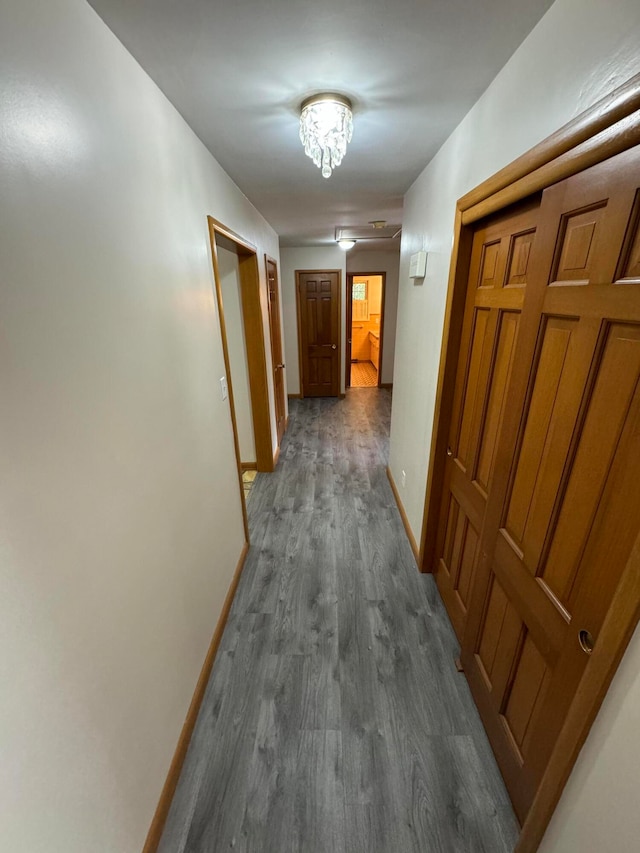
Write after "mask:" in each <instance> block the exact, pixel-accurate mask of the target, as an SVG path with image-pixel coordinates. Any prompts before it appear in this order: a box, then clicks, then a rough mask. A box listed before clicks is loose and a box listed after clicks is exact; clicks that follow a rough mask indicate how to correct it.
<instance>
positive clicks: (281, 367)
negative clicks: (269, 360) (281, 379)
mask: <svg viewBox="0 0 640 853" xmlns="http://www.w3.org/2000/svg"><path fill="white" fill-rule="evenodd" d="M276 367H279V368H280V370H284V364H276Z"/></svg>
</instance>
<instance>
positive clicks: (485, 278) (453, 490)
mask: <svg viewBox="0 0 640 853" xmlns="http://www.w3.org/2000/svg"><path fill="white" fill-rule="evenodd" d="M538 206H539V199H534V200H532V201H529V202H527V203H526V204H525V205H521V206H519V207H518V208H517V209H516V210H514V211H508V212H506V213H505V214H503V215H501V216H499V217H497V218H493V219H492V220H491V222H489V223H486V224H484V225H482V226H480V227H479V228H478V229H477V230H476V233H475V236H474V242H473V249H472V254H471V264H470V270H469V279H468V288H467V300H466V306H465V319H464V328H463V332H462V347H461V355H460V359H459V363H458V376H457V380H456V390H455V397H454V407H453V416H452V419H451V430H450V435H449V446H448V448H447V455H448V459H447V464H446V470H445V482H444V488H443V500H442V505H441V509H440V524H439V535H438V542H437V545H436V564H435V566H434V572H435V575H436V580H437V583H438V587H439V589H440V593H441V595H442V597H443V599H444V601H445V604H446V606H447V610H448V612H449V615H450V617H451V621H452V623H453V626H454V628H455V630H456V633H457V634H458V637H459V639H460V640H462V637H463V635H464V630H465V626H466V622H467V612H468V607H469V598H470V594H471V590H472V588H473V574H474V570H475V566H476V557H477V547H478V540H479V536H480V530H481V528H482V523H483V520H484V513H485V509H486V502H487V494H488V490H489V484H490V482H491V479H492V474H493V466H494V460H495V449H496V440H497V435H498V432H499V428H500V424H501V421H502V417H503V411H504V400H505V393H506V389H507V384H508V381H509V376H510V373H511V366H512V363H513V356H514V351H515V343H516V335H517V330H518V324H519V321H520V313H521V311H522V306H523V303H524V299H525V294H526V290H527V283H528V280H529V268H530V257H531V245H532V243H533V239H534V237H535V233H536V225H537V220H538Z"/></svg>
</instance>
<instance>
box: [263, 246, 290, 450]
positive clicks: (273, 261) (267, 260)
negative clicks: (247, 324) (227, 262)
mask: <svg viewBox="0 0 640 853" xmlns="http://www.w3.org/2000/svg"><path fill="white" fill-rule="evenodd" d="M269 264H273V266H274V267H275V269H276V291H277V294H278V315H279V316H278V319H279V322H280V353H281V356H282V359H283V362H282V369H283V370H284V369H285V364H284V341H283V339H282V330H283V329H284V323H283V322H282V307H281V302H280V293H281V290H280V269H279V267H278V262H277V261H276V259H275V258H272V257H271V255H268V254H267V253H266V252H265V254H264V270H265V275H266V277H267V297H268V295H269ZM267 307H268V311H269V334H270V336H271V341H270V343H271V370H272V371H273V405H274V414H275V418H276V453H275V456H276V457H277V456H278V455H279V453H280V436H279V435H278V404H277V401H276V375H275V371H276V365H275V358H274V355H273V324H272V322H271V300H270V299H269V300H268V303H267ZM286 400H287V393H286V390H285V381H284V378H283V380H282V412H283V415H284V426H283V429H282V435H283V436H284V434H285V432H286V430H287V420H288V418H287V403H286Z"/></svg>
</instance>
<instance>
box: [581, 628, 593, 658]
mask: <svg viewBox="0 0 640 853" xmlns="http://www.w3.org/2000/svg"><path fill="white" fill-rule="evenodd" d="M578 642H579V643H580V648H581V649H582V651H583V652H584V653H585V654H587V655H590V654H591V652H592V651H593V645H594V642H595V640H594V639H593V634H592V633H591V631H585V629H584V628H583V629H582V631H578Z"/></svg>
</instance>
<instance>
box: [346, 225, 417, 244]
mask: <svg viewBox="0 0 640 853" xmlns="http://www.w3.org/2000/svg"><path fill="white" fill-rule="evenodd" d="M380 221H381V220H376V224H375V225H374V224H373V223H369V224H367V225H338V226H337V227H336V241H338V240H355V241H356V242H357V243H360V242H364V241H365V240H395V239H396V238H397V237H399V236H400V234H401V233H402V226H401V225H387V224H386V223H385V224H384V225H382V226H381V225H380Z"/></svg>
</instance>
